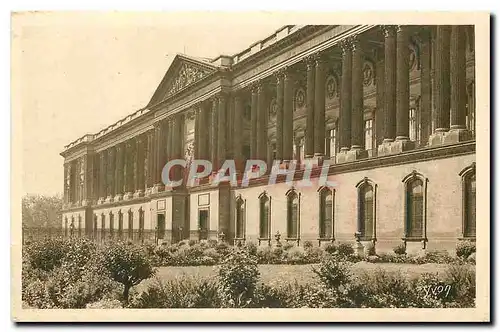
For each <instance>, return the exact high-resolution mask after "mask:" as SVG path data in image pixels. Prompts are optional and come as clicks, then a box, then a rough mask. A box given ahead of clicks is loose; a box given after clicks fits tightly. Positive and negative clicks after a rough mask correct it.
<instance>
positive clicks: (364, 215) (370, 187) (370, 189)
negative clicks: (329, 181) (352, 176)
mask: <svg viewBox="0 0 500 332" xmlns="http://www.w3.org/2000/svg"><path fill="white" fill-rule="evenodd" d="M356 188H358V223H357V226H358V227H357V228H358V230H357V234H358V236H359V238H360V239H361V240H365V241H368V240H369V241H374V240H375V239H376V204H375V203H376V189H377V185H376V184H375V183H373V181H371V180H369V179H368V178H364V179H363V180H361V181H360V182H358V184H357V185H356Z"/></svg>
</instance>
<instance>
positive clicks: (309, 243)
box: [304, 240, 314, 249]
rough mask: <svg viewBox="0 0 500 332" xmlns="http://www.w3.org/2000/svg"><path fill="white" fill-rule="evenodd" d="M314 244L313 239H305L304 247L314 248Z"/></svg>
mask: <svg viewBox="0 0 500 332" xmlns="http://www.w3.org/2000/svg"><path fill="white" fill-rule="evenodd" d="M313 246H314V245H313V243H312V242H311V241H309V240H308V241H304V249H308V248H312V247H313Z"/></svg>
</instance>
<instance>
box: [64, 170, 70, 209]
mask: <svg viewBox="0 0 500 332" xmlns="http://www.w3.org/2000/svg"><path fill="white" fill-rule="evenodd" d="M69 165H70V164H69V163H64V184H63V190H64V191H63V192H64V204H67V203H69V191H68V188H69V184H70V181H68V169H69Z"/></svg>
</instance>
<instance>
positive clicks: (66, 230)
mask: <svg viewBox="0 0 500 332" xmlns="http://www.w3.org/2000/svg"><path fill="white" fill-rule="evenodd" d="M64 237H68V217H65V218H64Z"/></svg>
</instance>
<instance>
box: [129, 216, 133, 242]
mask: <svg viewBox="0 0 500 332" xmlns="http://www.w3.org/2000/svg"><path fill="white" fill-rule="evenodd" d="M128 238H129V240H131V241H132V240H133V239H134V213H133V212H132V210H128Z"/></svg>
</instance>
